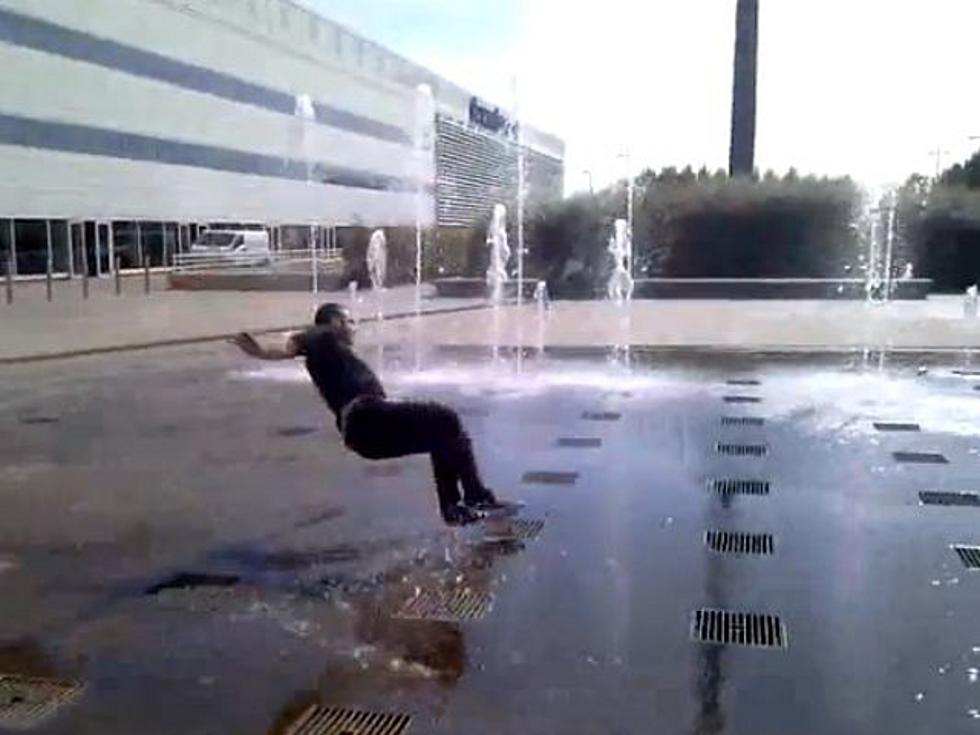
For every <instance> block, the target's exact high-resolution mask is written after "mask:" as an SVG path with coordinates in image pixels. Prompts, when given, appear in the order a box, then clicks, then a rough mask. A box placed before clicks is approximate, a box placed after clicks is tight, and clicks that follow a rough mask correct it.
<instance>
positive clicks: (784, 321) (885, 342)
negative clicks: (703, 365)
mask: <svg viewBox="0 0 980 735" xmlns="http://www.w3.org/2000/svg"><path fill="white" fill-rule="evenodd" d="M382 329H383V330H387V331H380V332H379V328H378V327H377V326H376V325H371V326H370V327H369V328H365V329H363V330H362V332H361V339H362V342H371V341H385V342H395V341H398V335H397V334H396V333H393V332H391V331H390V327H389V326H385V327H383V328H382ZM418 332H419V340H420V341H421V342H422V343H423V344H442V345H493V344H499V345H501V346H513V345H518V344H523V345H524V346H526V347H532V348H533V347H535V346H536V345H538V344H539V343H542V342H543V343H544V344H546V345H552V346H576V347H577V346H591V345H616V344H627V343H629V344H632V345H650V346H662V347H723V348H739V347H744V348H750V349H765V348H775V349H837V348H854V347H865V346H868V347H888V348H894V349H902V348H906V349H956V348H962V347H980V320H977V319H964V318H963V311H962V302H961V300H960V299H959V298H958V297H948V296H941V297H934V298H931V299H929V300H928V301H904V302H895V303H892V304H888V305H878V306H875V305H867V304H865V303H863V302H853V301H714V300H680V301H673V300H644V301H636V302H634V303H633V304H632V307H631V308H630V309H628V310H626V309H617V308H616V307H615V306H613V305H612V304H609V303H607V302H559V303H556V304H555V305H554V306H553V308H552V309H551V310H550V311H549V312H547V314H546V316H545V318H544V320H541V319H540V317H539V316H538V314H537V311H536V307H535V306H533V305H530V306H525V307H523V313H522V312H521V311H519V310H518V309H517V308H516V307H504V308H501V309H500V310H499V311H498V312H497V313H494V311H493V310H491V309H487V310H484V311H480V312H477V313H470V314H442V315H437V316H432V317H430V318H427V319H424V320H422V322H421V323H420V324H419V326H418Z"/></svg>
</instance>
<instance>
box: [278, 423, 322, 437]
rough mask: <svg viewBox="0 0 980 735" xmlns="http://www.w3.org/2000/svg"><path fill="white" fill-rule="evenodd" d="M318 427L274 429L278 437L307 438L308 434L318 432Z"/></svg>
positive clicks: (283, 427) (282, 427)
mask: <svg viewBox="0 0 980 735" xmlns="http://www.w3.org/2000/svg"><path fill="white" fill-rule="evenodd" d="M319 430H320V429H319V427H316V426H281V427H280V428H278V429H276V433H277V434H278V435H279V436H286V437H291V436H309V435H310V434H315V433H316V432H317V431H319Z"/></svg>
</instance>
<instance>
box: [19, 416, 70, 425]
mask: <svg viewBox="0 0 980 735" xmlns="http://www.w3.org/2000/svg"><path fill="white" fill-rule="evenodd" d="M59 421H61V419H59V418H58V417H56V416H24V417H22V418H21V420H20V422H21V423H22V424H27V425H28V426H31V425H40V424H57V423H58V422H59Z"/></svg>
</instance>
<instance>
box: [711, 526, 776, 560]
mask: <svg viewBox="0 0 980 735" xmlns="http://www.w3.org/2000/svg"><path fill="white" fill-rule="evenodd" d="M704 543H705V545H706V546H707V547H708V548H709V549H711V550H712V551H717V552H718V553H720V554H755V555H759V556H768V555H770V554H772V553H773V552H774V551H775V542H774V540H773V537H772V534H771V533H738V532H736V531H705V533H704Z"/></svg>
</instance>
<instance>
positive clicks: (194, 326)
mask: <svg viewBox="0 0 980 735" xmlns="http://www.w3.org/2000/svg"><path fill="white" fill-rule="evenodd" d="M89 287H90V288H89V297H88V298H87V299H85V298H83V296H82V284H81V282H80V281H56V282H55V283H54V293H53V298H52V300H51V301H50V302H48V301H47V300H46V293H45V285H44V283H43V282H36V283H29V284H18V285H17V289H16V293H15V295H14V301H13V303H12V304H6V303H4V302H3V301H0V363H2V362H9V361H12V360H23V359H31V358H39V357H50V356H56V355H64V354H77V353H87V352H99V351H106V350H113V349H127V348H134V347H145V346H152V345H157V344H168V343H181V342H194V341H206V340H208V339H219V338H221V337H223V336H225V335H228V334H233V333H235V332H239V331H242V330H249V331H255V332H263V331H274V330H283V329H288V328H291V327H294V326H296V325H300V324H305V323H308V322H309V321H310V318H311V313H312V309H313V308H314V306H315V305H316V304H318V303H321V302H323V301H327V300H331V299H333V300H336V301H342V302H344V303H349V300H348V295H347V293H346V292H329V293H323V294H320V295H319V296H318V297H314V296H313V295H312V294H309V293H296V292H264V291H263V292H254V291H169V290H166V288H165V285H164V282H163V280H162V278H159V277H154V279H153V282H152V284H151V289H150V293H149V295H147V294H146V293H145V292H144V289H143V279H142V277H139V278H128V279H126V280H125V281H124V284H123V292H122V294H121V295H119V296H116V295H115V293H114V290H113V284H112V282H111V281H109V280H108V279H106V280H96V279H92V280H90V281H89ZM426 296H427V294H426ZM0 299H2V297H0ZM480 304H481V301H480V300H477V299H438V300H436V299H431V298H423V300H422V309H423V310H424V311H433V310H457V309H465V308H472V307H477V306H479V305H480ZM375 309H376V306H375V302H374V297H373V294H372V293H371V292H370V291H367V292H365V293H361V294H359V295H358V298H357V301H356V303H355V305H354V313H355V316H357V317H358V318H361V319H364V318H370V317H373V315H374V313H375ZM414 309H415V289H414V288H413V287H409V286H401V287H397V288H393V289H390V290H389V291H387V292H386V294H385V312H386V313H388V314H410V313H413V312H414Z"/></svg>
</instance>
